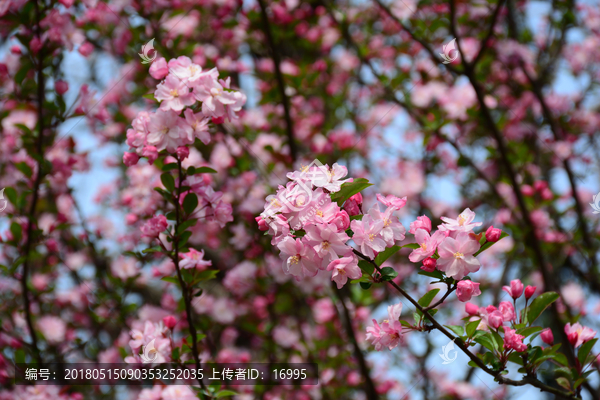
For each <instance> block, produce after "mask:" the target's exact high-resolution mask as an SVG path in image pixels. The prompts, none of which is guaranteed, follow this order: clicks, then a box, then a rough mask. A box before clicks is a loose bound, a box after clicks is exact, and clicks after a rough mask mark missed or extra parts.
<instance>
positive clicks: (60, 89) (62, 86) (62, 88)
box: [54, 80, 69, 96]
mask: <svg viewBox="0 0 600 400" xmlns="http://www.w3.org/2000/svg"><path fill="white" fill-rule="evenodd" d="M54 90H56V93H58V94H59V95H61V96H62V95H63V94H65V93H66V92H67V90H69V84H68V83H67V82H65V81H60V80H59V81H56V82H54Z"/></svg>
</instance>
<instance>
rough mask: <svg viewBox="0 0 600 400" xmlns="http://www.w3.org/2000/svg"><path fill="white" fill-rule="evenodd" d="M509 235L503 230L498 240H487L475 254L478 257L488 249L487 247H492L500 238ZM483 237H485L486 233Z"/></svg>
mask: <svg viewBox="0 0 600 400" xmlns="http://www.w3.org/2000/svg"><path fill="white" fill-rule="evenodd" d="M507 236H508V233H506V232H502V234H501V235H500V239H498V241H496V242H487V241H486V242H485V243H484V244H483V246H481V247H480V248H479V250H478V251H477V252H476V253H475V254H473V256H475V257H477V256H478V255H479V254H480V253H482V252H484V251H486V250H487V249H489V248H490V247H492V246H493V245H494V244H495V243H498V242H499V241H500V240H502V239H504V238H505V237H507ZM483 237H484V238H485V235H484V236H483Z"/></svg>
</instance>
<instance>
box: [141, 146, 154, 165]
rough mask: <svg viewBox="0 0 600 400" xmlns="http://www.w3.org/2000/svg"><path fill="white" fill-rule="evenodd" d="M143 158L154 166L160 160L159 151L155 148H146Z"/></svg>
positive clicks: (143, 151)
mask: <svg viewBox="0 0 600 400" xmlns="http://www.w3.org/2000/svg"><path fill="white" fill-rule="evenodd" d="M142 156H143V157H146V158H147V159H148V162H149V163H150V165H152V164H153V163H154V161H156V159H157V158H158V150H157V149H156V147H155V146H144V148H143V150H142Z"/></svg>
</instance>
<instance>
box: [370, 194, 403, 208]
mask: <svg viewBox="0 0 600 400" xmlns="http://www.w3.org/2000/svg"><path fill="white" fill-rule="evenodd" d="M377 200H378V201H379V202H381V203H382V204H383V205H384V206H386V207H389V208H393V209H395V210H396V211H397V210H399V209H401V208H402V207H404V206H405V205H406V197H403V198H399V197H396V196H394V195H391V194H390V195H387V196H385V197H384V196H383V195H381V194H379V193H377Z"/></svg>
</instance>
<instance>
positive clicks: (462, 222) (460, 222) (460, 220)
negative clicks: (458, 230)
mask: <svg viewBox="0 0 600 400" xmlns="http://www.w3.org/2000/svg"><path fill="white" fill-rule="evenodd" d="M466 220H467V219H466V218H465V217H463V216H462V215H459V216H458V225H460V226H463V225H464V223H465V222H466Z"/></svg>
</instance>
